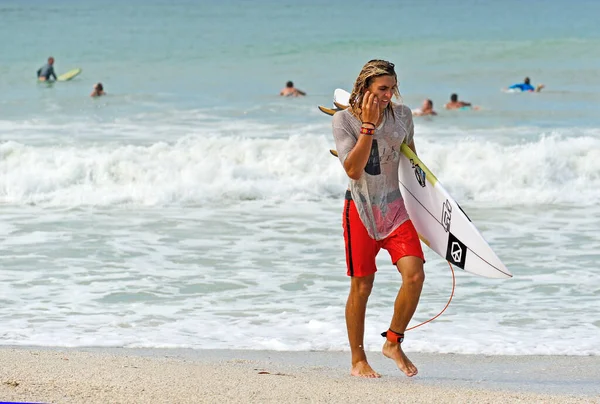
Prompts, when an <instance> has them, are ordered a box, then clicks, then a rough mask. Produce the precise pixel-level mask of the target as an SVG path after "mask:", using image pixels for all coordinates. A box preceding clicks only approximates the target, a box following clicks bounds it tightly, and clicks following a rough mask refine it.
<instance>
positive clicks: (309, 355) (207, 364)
mask: <svg viewBox="0 0 600 404" xmlns="http://www.w3.org/2000/svg"><path fill="white" fill-rule="evenodd" d="M370 356H371V358H372V359H371V362H372V365H373V366H374V367H375V368H376V369H377V370H378V371H379V372H380V373H381V374H382V378H381V379H378V380H365V379H357V378H353V377H350V376H349V375H348V369H347V360H348V354H347V353H345V352H275V351H231V350H207V351H194V350H179V349H178V350H173V349H151V350H150V349H149V350H145V349H96V348H94V349H83V350H82V349H77V350H75V349H62V348H55V349H47V348H29V347H4V348H2V349H0V363H1V364H2V366H1V370H0V381H1V384H0V400H4V401H21V402H23V401H27V402H37V403H107V402H110V403H148V402H165V403H167V402H168V403H214V402H225V403H275V402H290V403H296V402H319V403H322V402H327V403H337V402H339V403H342V402H344V403H347V402H386V403H399V402H411V403H496V402H505V403H514V402H520V403H532V402H534V403H600V383H598V381H599V380H600V358H598V357H583V356H582V357H574V356H570V357H567V356H563V357H557V356H555V357H552V356H498V357H489V356H482V355H443V354H412V355H411V357H412V358H413V359H414V360H415V362H416V363H418V364H419V367H420V374H419V375H418V376H417V377H415V378H413V379H409V378H407V377H405V376H403V375H401V374H399V372H398V371H397V370H396V369H394V366H393V364H392V363H391V362H389V361H387V360H384V359H383V358H382V357H381V356H380V355H379V354H378V353H375V352H374V353H371V355H370Z"/></svg>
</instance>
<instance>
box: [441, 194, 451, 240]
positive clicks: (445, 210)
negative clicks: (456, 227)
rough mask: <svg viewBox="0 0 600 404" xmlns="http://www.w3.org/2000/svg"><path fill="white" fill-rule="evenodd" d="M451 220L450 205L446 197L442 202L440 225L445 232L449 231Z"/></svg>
mask: <svg viewBox="0 0 600 404" xmlns="http://www.w3.org/2000/svg"><path fill="white" fill-rule="evenodd" d="M451 222H452V205H450V201H449V200H448V199H446V202H444V203H443V204H442V227H444V230H446V232H449V231H450V223H451Z"/></svg>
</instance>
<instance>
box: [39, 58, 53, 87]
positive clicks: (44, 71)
mask: <svg viewBox="0 0 600 404" xmlns="http://www.w3.org/2000/svg"><path fill="white" fill-rule="evenodd" d="M37 77H38V80H39V81H48V80H50V78H51V77H54V80H56V73H54V58H53V57H52V56H50V57H49V58H48V63H46V64H45V65H44V66H42V67H40V68H39V69H38V71H37Z"/></svg>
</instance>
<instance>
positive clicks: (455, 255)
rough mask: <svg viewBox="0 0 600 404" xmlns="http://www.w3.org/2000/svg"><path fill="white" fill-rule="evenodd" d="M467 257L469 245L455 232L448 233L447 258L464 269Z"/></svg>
mask: <svg viewBox="0 0 600 404" xmlns="http://www.w3.org/2000/svg"><path fill="white" fill-rule="evenodd" d="M466 259H467V246H466V245H464V244H463V243H462V242H461V241H460V240H459V239H457V238H456V237H455V236H454V234H452V233H449V234H448V245H447V247H446V260H447V261H449V262H451V263H452V264H454V265H456V266H457V267H459V268H462V269H464V267H465V261H466Z"/></svg>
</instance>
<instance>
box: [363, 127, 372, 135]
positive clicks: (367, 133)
mask: <svg viewBox="0 0 600 404" xmlns="http://www.w3.org/2000/svg"><path fill="white" fill-rule="evenodd" d="M360 134H361V135H369V136H373V135H374V134H375V128H364V127H361V128H360Z"/></svg>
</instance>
